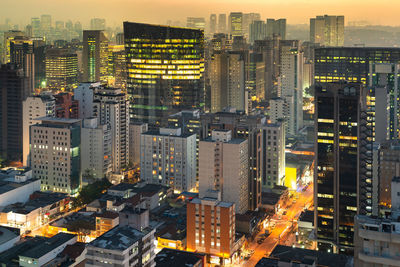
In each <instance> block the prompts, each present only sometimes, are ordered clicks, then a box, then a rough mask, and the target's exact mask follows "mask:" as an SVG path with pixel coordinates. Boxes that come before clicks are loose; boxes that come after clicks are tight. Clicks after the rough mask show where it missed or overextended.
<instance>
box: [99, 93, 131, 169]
mask: <svg viewBox="0 0 400 267" xmlns="http://www.w3.org/2000/svg"><path fill="white" fill-rule="evenodd" d="M93 110H94V112H93V117H97V118H98V123H99V124H100V125H108V128H109V130H110V131H111V140H112V143H111V155H112V170H113V172H114V173H120V172H121V170H122V169H123V168H125V167H126V166H128V163H129V101H128V100H127V96H126V94H125V93H123V92H122V90H121V89H117V88H107V87H100V88H97V89H96V92H95V94H94V101H93Z"/></svg>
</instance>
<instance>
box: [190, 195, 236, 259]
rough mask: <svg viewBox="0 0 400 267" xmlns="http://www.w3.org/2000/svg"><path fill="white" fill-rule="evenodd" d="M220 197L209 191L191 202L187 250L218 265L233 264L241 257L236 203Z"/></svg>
mask: <svg viewBox="0 0 400 267" xmlns="http://www.w3.org/2000/svg"><path fill="white" fill-rule="evenodd" d="M218 194H219V192H208V194H207V196H206V197H204V198H195V199H193V200H192V201H190V202H189V203H187V213H186V214H187V217H186V225H187V228H186V242H187V250H188V251H197V252H200V253H206V254H208V262H210V261H213V262H214V264H222V263H227V262H226V260H227V261H228V262H229V263H231V262H232V261H234V259H235V258H236V256H237V255H235V254H236V253H235V252H236V249H235V243H236V240H235V232H236V225H235V204H234V203H229V202H223V201H221V199H220V196H219V195H218ZM215 257H216V259H214V258H215Z"/></svg>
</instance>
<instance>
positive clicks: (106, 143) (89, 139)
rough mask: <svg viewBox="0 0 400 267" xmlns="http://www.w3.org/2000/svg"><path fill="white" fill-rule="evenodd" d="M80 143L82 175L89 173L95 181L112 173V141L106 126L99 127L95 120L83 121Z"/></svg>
mask: <svg viewBox="0 0 400 267" xmlns="http://www.w3.org/2000/svg"><path fill="white" fill-rule="evenodd" d="M81 142H82V143H81V151H82V152H81V154H82V160H81V170H82V173H84V174H86V173H89V174H90V175H93V177H94V178H95V179H103V178H105V177H107V176H108V175H109V174H110V173H111V171H112V165H111V164H112V154H111V144H112V141H111V131H110V129H108V126H107V125H99V123H98V119H97V118H89V119H84V120H83V123H82V129H81ZM83 178H84V177H83ZM85 182H88V181H85ZM89 182H92V181H89Z"/></svg>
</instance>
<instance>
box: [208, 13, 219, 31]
mask: <svg viewBox="0 0 400 267" xmlns="http://www.w3.org/2000/svg"><path fill="white" fill-rule="evenodd" d="M209 26H210V27H209V28H210V32H209V33H210V34H214V33H216V32H217V15H216V14H211V15H210V25H209Z"/></svg>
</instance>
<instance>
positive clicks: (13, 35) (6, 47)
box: [2, 31, 25, 64]
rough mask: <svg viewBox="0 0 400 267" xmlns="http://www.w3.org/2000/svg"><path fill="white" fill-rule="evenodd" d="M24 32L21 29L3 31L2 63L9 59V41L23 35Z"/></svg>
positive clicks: (8, 61) (7, 61)
mask: <svg viewBox="0 0 400 267" xmlns="http://www.w3.org/2000/svg"><path fill="white" fill-rule="evenodd" d="M23 36H25V33H23V32H21V31H8V32H5V33H4V42H3V54H2V61H3V63H4V64H6V63H10V60H11V53H10V48H11V41H12V40H14V39H15V38H16V37H23Z"/></svg>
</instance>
